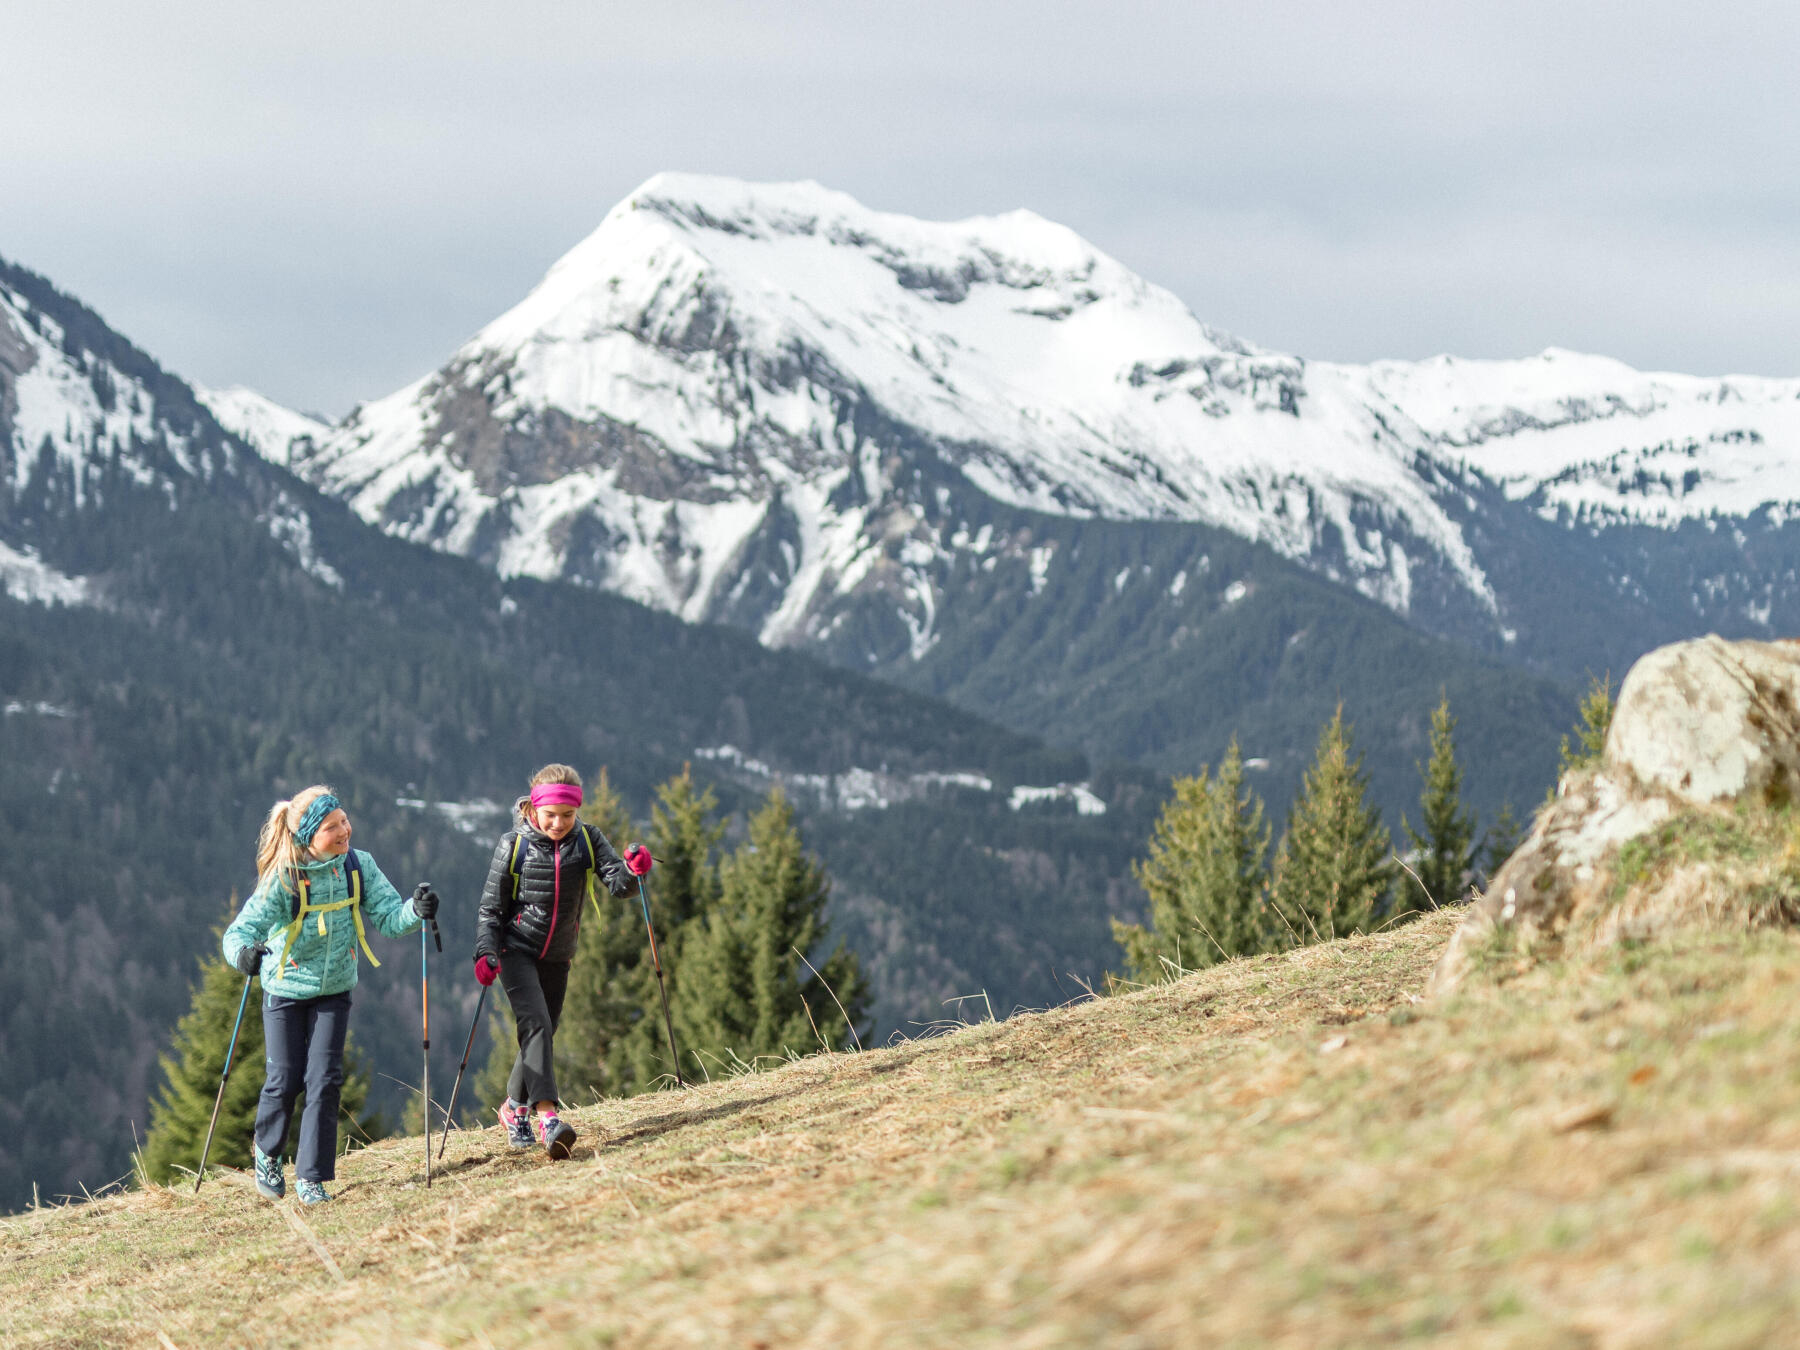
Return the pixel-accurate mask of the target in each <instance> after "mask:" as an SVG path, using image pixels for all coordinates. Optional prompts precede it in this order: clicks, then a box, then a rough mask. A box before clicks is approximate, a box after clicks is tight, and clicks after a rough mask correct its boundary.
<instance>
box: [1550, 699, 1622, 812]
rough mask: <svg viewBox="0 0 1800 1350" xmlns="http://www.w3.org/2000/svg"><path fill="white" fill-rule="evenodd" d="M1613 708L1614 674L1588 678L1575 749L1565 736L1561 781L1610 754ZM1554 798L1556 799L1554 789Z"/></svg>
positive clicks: (1559, 757)
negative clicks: (1569, 773) (1609, 741)
mask: <svg viewBox="0 0 1800 1350" xmlns="http://www.w3.org/2000/svg"><path fill="white" fill-rule="evenodd" d="M1613 707H1614V703H1613V692H1612V674H1611V672H1608V673H1607V674H1606V675H1605V676H1598V675H1590V676H1588V689H1587V693H1586V694H1585V695H1584V696H1583V697H1582V700H1581V720H1580V721H1579V722H1577V723H1576V724H1575V744H1574V745H1573V746H1571V745H1570V744H1569V738H1568V737H1567V736H1564V737H1563V738H1562V745H1561V746H1560V748H1559V752H1558V755H1557V760H1558V762H1557V766H1556V776H1557V778H1558V779H1560V778H1561V777H1562V776H1563V775H1564V774H1566V773H1567V772H1569V770H1571V769H1584V768H1586V767H1587V766H1588V765H1590V764H1598V763H1599V762H1600V756H1601V755H1602V754H1604V753H1605V752H1606V733H1607V729H1608V728H1610V727H1611V726H1612V716H1613ZM1550 795H1551V796H1555V795H1556V790H1555V789H1554V788H1552V789H1551V793H1550Z"/></svg>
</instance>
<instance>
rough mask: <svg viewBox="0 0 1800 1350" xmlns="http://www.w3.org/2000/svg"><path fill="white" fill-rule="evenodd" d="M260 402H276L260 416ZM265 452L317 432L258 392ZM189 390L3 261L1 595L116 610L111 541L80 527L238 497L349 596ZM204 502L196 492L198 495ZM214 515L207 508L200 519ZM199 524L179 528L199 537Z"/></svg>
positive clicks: (267, 474)
mask: <svg viewBox="0 0 1800 1350" xmlns="http://www.w3.org/2000/svg"><path fill="white" fill-rule="evenodd" d="M260 405H266V408H265V407H262V406H260ZM232 406H233V407H234V409H237V410H239V411H240V412H243V411H244V410H250V411H252V412H254V414H255V420H254V425H255V429H256V430H257V431H258V432H259V433H261V434H260V435H259V438H258V440H257V450H258V452H259V454H260V453H261V452H263V451H265V450H266V449H267V448H268V447H269V445H270V444H272V441H271V439H270V438H271V437H272V436H273V435H274V434H275V433H276V432H277V431H279V430H291V431H292V432H293V433H294V434H300V433H301V432H303V431H304V430H306V428H307V427H309V426H313V427H316V426H317V424H316V423H309V422H308V421H307V419H304V418H300V417H298V416H297V415H296V414H290V413H287V412H286V411H285V410H284V409H279V408H277V407H276V406H275V405H273V404H268V403H267V400H258V399H257V398H256V396H254V395H247V394H246V395H245V396H240V397H236V398H235V399H234V400H233V403H232ZM259 454H250V453H246V452H245V450H244V448H243V446H242V445H241V444H239V442H238V441H237V440H234V439H232V437H231V436H230V435H228V434H227V433H226V431H225V430H224V428H222V427H221V426H220V424H219V423H218V422H217V421H216V420H215V419H214V418H213V417H212V416H211V415H210V414H209V413H208V412H207V410H206V408H205V407H203V406H202V405H201V404H200V403H199V402H198V401H197V400H196V398H195V396H194V393H193V391H192V390H191V389H190V388H189V387H188V386H187V385H186V384H184V383H182V382H181V381H180V380H178V379H176V378H174V377H173V376H171V375H169V374H168V373H167V372H166V371H164V370H163V369H162V368H161V367H160V366H158V365H157V364H156V362H155V361H153V360H151V359H150V358H149V357H148V356H146V355H145V354H144V353H143V352H141V351H139V350H138V349H137V348H136V347H134V346H132V344H131V343H130V342H128V341H126V340H125V339H124V338H122V337H121V336H120V335H119V334H117V333H116V332H114V331H113V330H112V329H111V328H109V327H107V325H106V324H105V323H104V322H103V321H102V320H101V319H100V318H99V316H97V315H96V314H94V313H93V311H91V310H89V309H87V308H85V307H84V306H82V305H81V304H79V303H78V302H76V301H74V300H71V299H70V298H69V297H67V296H65V295H62V294H60V293H59V292H57V291H56V290H55V288H54V287H52V286H51V285H50V283H49V282H47V281H46V280H45V279H44V278H42V277H40V276H37V275H36V274H35V273H32V272H29V271H27V270H26V269H24V268H21V267H15V266H12V265H11V264H8V263H5V262H4V261H0V589H4V591H5V593H6V594H8V595H10V596H12V597H13V598H15V599H21V600H28V601H36V602H42V603H46V604H61V605H74V604H106V603H107V586H106V585H105V584H104V577H103V575H102V574H104V573H106V572H108V571H109V570H110V569H113V568H115V567H118V566H120V565H121V561H120V559H119V558H117V557H115V556H113V553H114V551H113V549H112V548H111V547H110V545H109V539H110V536H109V535H108V534H107V533H106V532H105V531H84V530H82V529H80V528H71V522H79V521H81V520H83V519H85V518H86V517H87V516H88V515H90V514H91V513H92V512H94V511H95V510H97V509H99V508H101V507H103V506H105V505H107V504H109V503H111V504H114V505H117V504H119V502H118V499H121V498H124V497H132V498H135V499H138V500H139V501H140V503H143V502H150V503H155V504H156V509H158V510H160V511H162V512H164V513H171V512H176V511H178V510H179V509H180V508H182V507H183V506H184V505H191V504H193V503H194V502H198V501H202V500H207V501H213V502H216V501H217V499H218V498H219V497H221V496H225V497H230V498H233V499H235V500H236V501H237V503H238V504H239V505H241V506H242V507H244V509H246V510H247V511H248V512H249V513H250V514H251V515H252V516H253V518H254V519H255V520H256V521H257V522H258V524H259V525H260V526H261V527H262V528H263V529H265V530H267V532H268V533H269V534H270V535H271V536H272V537H273V538H275V540H276V541H277V542H278V543H280V544H281V545H282V547H283V548H284V549H285V550H286V551H287V552H288V554H289V555H290V556H292V557H293V558H294V559H295V560H296V561H298V562H299V563H300V564H301V566H302V567H303V568H304V569H305V570H307V571H308V572H310V573H311V574H312V575H313V576H314V577H316V578H317V579H319V580H322V581H325V582H326V583H327V584H330V585H333V586H341V585H342V580H341V578H340V577H339V576H338V575H337V572H336V570H335V569H334V568H333V567H332V565H331V564H330V563H329V562H328V561H327V560H325V559H324V558H323V557H321V556H320V555H319V552H318V550H317V548H316V547H315V545H314V540H313V521H312V517H311V515H310V513H309V511H308V510H307V509H306V508H305V507H304V506H303V505H302V504H301V503H300V502H299V500H298V499H297V494H298V495H304V496H306V497H309V498H310V497H314V494H313V493H312V492H311V491H310V490H309V489H307V488H305V487H304V486H303V485H302V484H300V483H298V482H296V481H295V480H294V479H293V478H292V477H291V476H290V475H286V474H278V473H276V472H275V471H274V470H271V469H270V468H269V467H268V466H267V465H266V464H264V463H263V459H262V458H259ZM196 494H197V495H196ZM201 509H204V508H201ZM192 522H193V517H192V516H189V517H186V518H184V521H183V524H182V525H181V526H180V528H195V526H194V524H193V523H192Z"/></svg>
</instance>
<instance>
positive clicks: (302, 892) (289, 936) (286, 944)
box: [275, 872, 311, 976]
mask: <svg viewBox="0 0 1800 1350" xmlns="http://www.w3.org/2000/svg"><path fill="white" fill-rule="evenodd" d="M294 893H295V895H296V897H297V899H296V903H295V905H294V921H293V922H292V923H290V924H289V925H288V926H287V931H286V932H285V933H283V934H282V938H281V954H280V955H279V956H277V957H276V958H275V973H276V974H277V975H278V976H279V975H280V973H281V967H282V966H283V965H284V964H285V963H286V962H287V955H288V953H289V952H291V951H292V950H293V949H294V943H295V942H296V941H297V940H298V939H299V937H300V925H301V924H303V923H305V922H306V913H307V910H308V909H309V908H311V907H310V906H309V905H308V904H307V903H306V897H307V894H308V891H307V881H306V875H305V874H304V873H302V872H295V873H294Z"/></svg>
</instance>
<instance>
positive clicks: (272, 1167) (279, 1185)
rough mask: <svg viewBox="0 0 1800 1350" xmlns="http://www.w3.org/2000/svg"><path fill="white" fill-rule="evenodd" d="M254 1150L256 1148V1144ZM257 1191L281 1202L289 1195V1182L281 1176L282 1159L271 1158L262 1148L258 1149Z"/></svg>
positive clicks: (253, 1146)
mask: <svg viewBox="0 0 1800 1350" xmlns="http://www.w3.org/2000/svg"><path fill="white" fill-rule="evenodd" d="M251 1147H252V1148H256V1146H255V1145H254V1144H252V1145H251ZM256 1189H257V1190H259V1191H261V1192H262V1193H263V1194H264V1195H266V1196H268V1197H269V1199H271V1200H279V1199H281V1197H282V1196H284V1195H286V1194H287V1181H286V1180H285V1179H284V1178H283V1177H282V1175H281V1159H280V1158H271V1157H270V1156H269V1155H268V1154H266V1153H264V1152H263V1151H262V1150H261V1149H260V1148H257V1149H256Z"/></svg>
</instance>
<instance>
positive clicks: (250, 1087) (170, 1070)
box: [143, 946, 263, 1184]
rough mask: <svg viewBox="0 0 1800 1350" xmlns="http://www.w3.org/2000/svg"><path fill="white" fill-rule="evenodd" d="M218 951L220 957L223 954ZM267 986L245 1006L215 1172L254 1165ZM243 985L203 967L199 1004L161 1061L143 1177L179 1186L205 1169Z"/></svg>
mask: <svg viewBox="0 0 1800 1350" xmlns="http://www.w3.org/2000/svg"><path fill="white" fill-rule="evenodd" d="M216 949H217V948H216V946H215V950H216ZM261 990H262V982H261V981H260V980H252V981H251V989H250V997H249V999H248V1000H246V1001H245V1002H244V1020H243V1026H242V1028H241V1030H240V1031H239V1032H238V1040H237V1049H236V1051H235V1052H234V1053H233V1055H232V1060H231V1077H230V1078H229V1079H228V1080H227V1082H226V1084H225V1099H224V1101H223V1102H222V1103H221V1105H220V1107H219V1123H218V1127H217V1128H216V1129H215V1130H214V1132H213V1142H212V1150H211V1152H210V1153H208V1155H207V1163H208V1165H209V1166H210V1165H211V1164H213V1163H218V1164H220V1165H222V1166H226V1167H248V1166H249V1165H250V1146H251V1138H250V1136H251V1131H252V1130H253V1129H254V1128H255V1125H256V1099H257V1096H258V1095H259V1094H260V1093H261V1092H262V1085H263V1034H262V1015H261V1012H260V1011H259V1006H258V1003H257V995H258V994H259V993H260V992H261ZM243 995H244V977H243V976H242V975H240V974H238V972H237V971H236V970H234V969H232V967H230V966H228V965H226V964H225V962H224V961H223V960H222V959H219V958H217V957H214V958H211V959H208V960H203V961H202V962H201V963H200V982H199V984H197V985H196V986H195V988H194V996H193V1001H192V1002H191V1003H190V1005H189V1007H188V1011H187V1013H186V1014H185V1015H183V1017H182V1019H181V1021H180V1022H178V1023H176V1026H175V1036H174V1039H173V1041H172V1042H171V1043H170V1046H169V1049H168V1051H167V1052H165V1053H164V1054H163V1055H161V1056H160V1057H159V1060H158V1063H159V1064H160V1065H161V1066H162V1074H163V1082H162V1086H161V1087H160V1088H159V1089H158V1090H157V1094H156V1098H155V1100H154V1101H153V1102H152V1103H151V1105H150V1127H149V1129H148V1130H146V1131H145V1134H144V1149H143V1168H144V1174H145V1175H146V1176H147V1177H149V1179H150V1180H151V1181H153V1182H156V1183H159V1184H161V1183H165V1182H169V1181H172V1180H174V1179H175V1178H176V1176H178V1175H179V1174H180V1173H181V1172H183V1171H186V1172H187V1173H189V1174H190V1175H191V1174H192V1172H193V1169H194V1168H195V1167H196V1166H198V1165H199V1162H200V1150H201V1148H202V1147H203V1146H204V1145H205V1142H206V1127H207V1123H208V1122H209V1121H210V1120H211V1119H212V1109H213V1101H214V1099H215V1098H216V1097H217V1096H218V1091H219V1074H220V1072H221V1071H222V1070H223V1069H224V1067H225V1054H226V1050H227V1048H228V1047H229V1045H230V1043H231V1028H232V1024H233V1023H234V1022H236V1021H237V1014H238V1004H239V1000H240V999H241V998H242V997H243Z"/></svg>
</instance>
